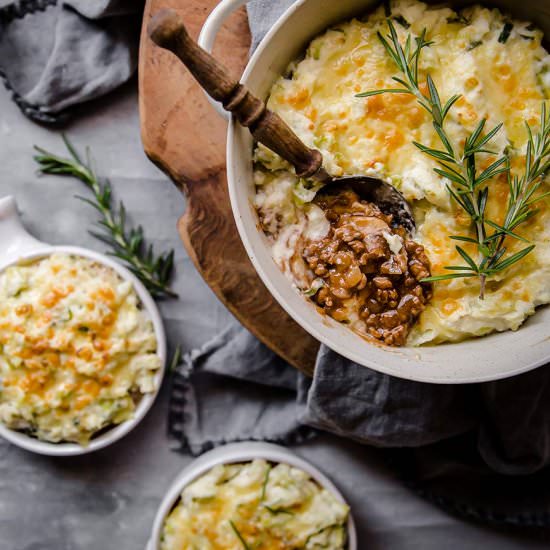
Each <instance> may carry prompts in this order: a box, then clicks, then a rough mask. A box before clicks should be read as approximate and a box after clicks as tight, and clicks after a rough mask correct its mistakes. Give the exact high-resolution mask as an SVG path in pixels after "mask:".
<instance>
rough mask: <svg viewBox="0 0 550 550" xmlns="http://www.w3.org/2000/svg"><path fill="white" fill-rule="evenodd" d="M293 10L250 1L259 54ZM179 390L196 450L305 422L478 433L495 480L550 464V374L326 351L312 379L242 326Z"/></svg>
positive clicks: (217, 342) (440, 438) (380, 433)
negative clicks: (400, 366) (414, 374)
mask: <svg viewBox="0 0 550 550" xmlns="http://www.w3.org/2000/svg"><path fill="white" fill-rule="evenodd" d="M291 4H292V1H291V0H280V1H278V2H272V1H270V0H253V1H252V2H250V3H249V5H248V13H249V20H250V27H251V30H252V34H253V46H254V47H255V46H256V45H257V44H258V43H259V41H260V40H261V38H262V37H263V36H264V34H265V33H266V32H267V30H268V29H269V28H270V26H271V24H272V23H273V22H274V21H275V20H276V19H277V17H278V16H279V15H280V14H281V13H282V12H283V11H284V10H285V9H286V8H287V7H288V6H289V5H291ZM174 384H175V388H176V389H175V392H174V395H173V400H172V405H173V407H172V415H171V426H172V433H173V434H174V435H176V436H177V438H178V439H179V441H180V442H183V446H184V448H186V449H188V450H191V451H192V452H195V453H196V452H200V451H202V450H204V449H205V448H209V447H211V446H212V445H216V444H219V443H222V442H225V441H229V440H237V439H250V438H252V439H257V438H261V439H268V440H275V441H282V442H285V441H287V440H288V438H294V437H295V436H296V433H299V434H300V436H301V437H303V436H304V434H307V435H308V436H310V435H311V432H308V431H306V429H305V428H304V429H302V430H299V425H300V424H302V425H305V426H308V427H310V428H313V429H321V430H326V431H330V432H332V433H335V434H338V435H340V436H343V437H348V438H352V439H354V440H357V441H359V442H362V443H365V444H368V445H374V446H378V447H385V448H419V447H425V446H433V445H437V443H438V442H446V441H448V440H451V439H452V438H454V437H456V436H459V435H461V434H467V433H470V434H474V438H473V439H472V441H475V453H476V456H477V457H478V458H479V459H480V461H481V463H482V465H483V467H484V468H485V469H486V472H488V473H491V474H493V473H496V474H502V475H527V474H532V473H534V472H537V471H539V470H541V469H542V468H544V467H545V466H546V465H548V464H549V463H550V407H548V406H546V404H547V403H548V402H549V400H550V370H549V369H547V368H540V369H538V370H536V371H533V372H530V373H527V374H525V375H522V376H518V377H515V378H513V379H510V380H503V381H500V382H495V383H486V384H476V385H462V386H455V385H452V386H449V385H447V386H446V385H432V384H423V383H417V382H411V381H406V380H401V379H398V378H394V377H390V376H387V375H384V374H380V373H378V372H375V371H373V370H370V369H367V368H365V367H362V366H360V365H357V364H355V363H352V362H350V361H348V360H346V359H344V358H343V357H341V356H339V355H338V354H336V353H335V352H333V351H331V350H330V349H328V348H326V347H324V346H322V347H321V350H320V352H319V355H318V357H317V361H316V368H315V375H314V377H313V379H312V380H310V379H307V378H306V377H304V376H302V375H300V374H299V373H297V372H295V371H293V370H292V369H290V368H289V367H288V366H287V365H284V364H283V363H282V361H281V360H280V359H279V358H278V357H276V356H275V355H274V354H273V353H272V352H271V351H270V350H269V349H267V348H266V347H265V346H263V345H262V344H260V343H259V342H258V341H257V340H256V339H255V338H254V337H253V336H252V335H251V334H250V333H248V332H247V331H246V330H245V329H244V328H242V327H240V326H239V325H238V324H237V323H236V322H235V323H234V324H233V325H231V326H230V327H229V328H228V329H227V330H226V331H225V332H224V333H223V334H222V335H220V336H219V337H217V338H215V339H214V340H213V341H212V342H209V343H208V344H207V345H206V346H205V347H204V348H202V349H201V350H197V351H194V352H192V353H191V354H189V355H188V356H187V357H186V358H185V361H184V364H183V365H182V366H181V367H180V368H179V369H178V370H177V372H176V373H175V381H174ZM237 405H238V406H237ZM444 463H445V461H444V460H443V459H442V462H441V464H444Z"/></svg>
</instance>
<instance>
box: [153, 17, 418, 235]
mask: <svg viewBox="0 0 550 550" xmlns="http://www.w3.org/2000/svg"><path fill="white" fill-rule="evenodd" d="M148 33H149V36H150V38H151V40H152V41H153V42H154V43H155V44H156V45H157V46H160V47H161V48H164V49H166V50H169V51H171V52H172V53H174V54H175V55H176V56H177V57H178V58H179V59H180V60H181V61H182V63H183V64H184V65H185V66H186V67H187V68H188V69H189V71H190V72H191V74H192V75H193V76H194V77H195V79H196V80H197V81H198V82H199V84H200V85H201V86H202V88H203V89H204V90H205V91H206V92H207V93H208V95H210V96H211V97H212V98H213V99H215V100H216V101H219V102H220V103H221V104H222V105H223V107H224V109H225V110H226V111H228V112H230V113H232V114H233V115H234V116H235V118H236V119H237V121H238V122H239V123H240V124H241V125H242V126H244V127H246V128H248V129H249V130H250V132H251V134H252V136H253V137H254V139H255V140H256V141H258V142H259V143H262V144H263V145H265V146H266V147H267V148H268V149H271V150H272V151H274V152H275V153H277V154H278V155H279V156H281V157H282V158H283V159H285V160H286V161H288V162H289V163H290V164H292V165H293V166H294V169H295V170H296V175H297V176H298V177H301V178H308V179H313V180H315V181H317V182H320V183H322V184H324V187H323V188H322V189H321V191H320V192H321V193H327V192H334V190H335V189H337V188H338V187H346V188H351V189H352V190H353V191H355V192H356V193H357V194H358V195H359V197H360V198H361V199H363V200H366V201H368V202H371V203H374V204H376V205H377V206H378V207H379V208H380V210H381V211H382V212H384V213H385V214H391V215H392V224H393V225H398V226H402V227H404V228H405V230H406V231H407V232H409V233H410V234H412V233H413V232H414V229H415V223H414V217H413V215H412V211H411V208H410V206H409V204H408V203H407V201H406V200H405V198H404V197H403V195H402V194H401V193H400V192H399V191H397V189H395V187H393V186H392V185H390V184H389V183H387V182H385V181H383V180H381V179H378V178H373V177H368V176H360V175H359V176H344V177H340V178H333V177H332V176H330V174H329V173H328V172H327V171H326V170H325V169H324V168H323V156H322V154H321V152H320V151H318V150H317V149H310V148H309V147H308V146H307V145H306V144H305V143H303V142H302V141H301V140H300V138H299V137H298V136H297V135H296V134H295V133H294V132H293V131H292V129H291V128H290V127H289V126H288V124H286V122H284V120H283V119H282V118H281V117H280V116H279V115H277V114H276V113H274V112H272V111H270V110H269V109H267V107H266V104H265V102H263V101H262V100H261V99H259V98H257V97H255V96H254V95H253V94H252V93H251V92H250V91H249V90H248V89H247V88H246V87H245V86H243V85H242V84H240V83H239V82H238V81H236V80H234V79H233V78H231V77H230V76H229V72H228V70H227V69H226V67H225V66H224V65H222V64H221V63H220V62H219V61H217V60H216V59H215V58H214V57H213V56H212V55H210V54H209V53H208V52H207V51H205V50H203V49H202V48H201V47H200V46H199V45H198V44H197V43H196V42H195V41H194V40H193V39H192V38H191V37H190V36H189V34H188V32H187V30H186V28H185V25H184V23H183V21H182V19H181V17H180V16H179V15H178V14H177V13H176V12H175V11H173V10H169V9H163V10H160V11H159V12H158V13H156V14H155V16H154V17H153V18H152V19H151V22H150V23H149V26H148Z"/></svg>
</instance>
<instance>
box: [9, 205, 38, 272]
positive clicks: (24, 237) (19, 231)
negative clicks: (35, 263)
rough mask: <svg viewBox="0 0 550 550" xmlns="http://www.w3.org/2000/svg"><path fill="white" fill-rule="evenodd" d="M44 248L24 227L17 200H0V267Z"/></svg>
mask: <svg viewBox="0 0 550 550" xmlns="http://www.w3.org/2000/svg"><path fill="white" fill-rule="evenodd" d="M44 246H45V245H44V243H42V242H40V241H39V240H38V239H35V238H34V237H32V236H31V235H29V233H27V230H26V229H25V228H24V227H23V224H22V223H21V218H20V217H19V213H18V212H17V203H16V202H15V199H14V198H13V197H11V196H8V197H3V198H0V265H7V264H8V263H10V262H12V261H14V260H16V259H17V258H18V257H20V256H24V255H27V254H29V253H31V252H33V251H35V250H38V249H40V248H44Z"/></svg>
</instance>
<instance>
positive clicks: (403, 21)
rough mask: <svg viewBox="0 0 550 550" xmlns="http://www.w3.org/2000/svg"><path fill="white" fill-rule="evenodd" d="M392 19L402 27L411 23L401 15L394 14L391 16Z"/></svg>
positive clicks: (407, 26) (406, 26)
mask: <svg viewBox="0 0 550 550" xmlns="http://www.w3.org/2000/svg"><path fill="white" fill-rule="evenodd" d="M393 20H394V21H397V23H399V24H400V25H401V26H402V27H405V28H406V29H408V28H409V27H410V26H411V24H410V23H409V22H408V21H407V20H406V19H405V18H404V17H403V16H402V15H395V16H394V17H393Z"/></svg>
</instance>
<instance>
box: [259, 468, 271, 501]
mask: <svg viewBox="0 0 550 550" xmlns="http://www.w3.org/2000/svg"><path fill="white" fill-rule="evenodd" d="M270 473H271V465H270V464H268V465H267V470H266V472H265V477H264V482H263V483H262V494H261V495H260V502H263V501H264V500H265V492H266V490H267V482H268V481H269V474H270Z"/></svg>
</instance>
